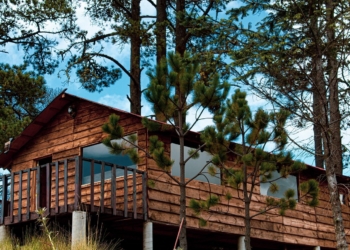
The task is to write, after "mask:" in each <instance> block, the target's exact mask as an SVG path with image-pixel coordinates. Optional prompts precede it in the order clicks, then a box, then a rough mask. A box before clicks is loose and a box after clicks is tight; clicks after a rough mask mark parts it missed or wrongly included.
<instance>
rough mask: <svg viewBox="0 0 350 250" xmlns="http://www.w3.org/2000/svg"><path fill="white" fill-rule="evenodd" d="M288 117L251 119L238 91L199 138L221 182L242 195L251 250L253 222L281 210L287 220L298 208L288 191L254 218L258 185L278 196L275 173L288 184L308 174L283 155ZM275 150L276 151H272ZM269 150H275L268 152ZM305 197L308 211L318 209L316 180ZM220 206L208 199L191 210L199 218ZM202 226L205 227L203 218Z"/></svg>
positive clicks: (260, 114) (270, 115)
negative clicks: (289, 179) (294, 176)
mask: <svg viewBox="0 0 350 250" xmlns="http://www.w3.org/2000/svg"><path fill="white" fill-rule="evenodd" d="M288 116H289V112H287V111H286V110H283V109H281V110H279V111H274V112H270V113H268V112H266V111H264V110H263V109H261V108H260V109H258V110H257V111H256V112H255V114H254V115H252V112H251V111H250V107H249V105H248V102H247V100H246V93H245V92H241V91H240V90H236V91H235V93H234V95H232V97H231V99H228V100H227V101H226V104H225V105H222V106H221V108H220V109H219V110H217V111H216V112H215V116H214V122H215V126H209V127H207V128H206V129H205V130H204V131H203V132H202V133H201V139H202V141H203V142H204V143H205V145H206V148H205V149H206V150H207V151H208V152H210V153H211V154H212V155H213V160H212V162H213V163H214V164H215V166H217V167H218V168H220V169H221V173H222V175H223V182H224V183H225V184H226V185H229V186H231V187H233V188H235V189H239V190H242V194H243V197H242V198H243V202H244V208H245V226H246V234H245V237H246V248H247V249H251V246H250V221H251V219H252V218H253V217H255V216H257V215H259V214H261V213H264V212H266V211H269V210H271V209H279V213H280V215H284V214H285V212H286V210H287V209H294V208H295V206H296V203H297V200H296V197H295V192H294V190H293V189H289V190H287V191H286V192H285V194H284V198H281V199H275V198H273V197H267V198H266V207H265V208H264V209H263V210H262V211H261V212H259V213H255V214H254V213H252V212H251V210H250V203H251V201H252V195H253V192H254V191H253V190H254V187H255V185H256V183H257V180H260V181H261V182H269V183H271V185H270V188H269V189H270V191H271V192H272V193H274V192H276V191H278V188H279V187H278V185H277V184H276V183H275V182H274V181H275V180H274V179H273V178H272V172H274V171H278V172H279V173H280V175H281V178H286V177H288V175H289V174H292V173H293V174H296V173H298V172H300V171H302V170H304V169H305V168H306V166H305V164H302V163H301V162H298V161H294V160H293V159H292V155H291V153H290V152H287V151H284V147H285V145H286V144H287V132H286V130H285V124H286V120H287V119H288ZM231 140H236V141H240V145H230V141H231ZM271 144H274V145H275V146H274V147H272V145H271ZM271 148H273V149H272V150H270V152H267V150H268V149H271ZM228 155H235V159H236V160H235V165H236V166H239V167H238V168H232V167H230V166H229V165H228V164H227V162H228ZM302 191H303V192H304V193H305V196H307V197H308V198H309V199H310V201H309V202H308V204H309V205H311V206H316V205H317V204H318V191H319V190H318V183H317V182H316V181H315V180H309V181H307V182H306V183H303V186H302ZM225 198H226V199H227V200H228V201H229V200H230V199H231V198H232V195H231V194H230V193H227V194H226V195H225ZM301 198H302V197H301ZM212 201H213V202H212ZM217 202H218V200H217V199H214V200H213V199H209V201H207V202H204V201H200V202H198V201H194V200H192V201H191V203H190V207H191V208H192V209H193V210H194V211H195V213H196V214H198V215H200V213H201V212H202V211H208V210H209V208H210V206H212V205H215V204H216V203H217ZM200 224H204V223H203V218H202V217H200Z"/></svg>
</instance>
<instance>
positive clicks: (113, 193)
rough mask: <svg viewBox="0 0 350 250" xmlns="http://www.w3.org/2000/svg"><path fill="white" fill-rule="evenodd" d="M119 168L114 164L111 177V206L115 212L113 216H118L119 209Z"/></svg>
mask: <svg viewBox="0 0 350 250" xmlns="http://www.w3.org/2000/svg"><path fill="white" fill-rule="evenodd" d="M116 172H117V166H116V165H115V164H113V166H112V175H111V203H112V204H111V205H112V210H113V213H112V214H113V215H116V214H117V208H116V203H117V201H116V198H117V182H116V179H117V173H116Z"/></svg>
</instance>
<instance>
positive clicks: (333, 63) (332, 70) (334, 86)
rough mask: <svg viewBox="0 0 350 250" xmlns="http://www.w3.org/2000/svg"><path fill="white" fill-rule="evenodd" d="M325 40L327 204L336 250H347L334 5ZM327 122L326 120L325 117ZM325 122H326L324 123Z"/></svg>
mask: <svg viewBox="0 0 350 250" xmlns="http://www.w3.org/2000/svg"><path fill="white" fill-rule="evenodd" d="M326 8H327V9H326V36H327V45H328V47H327V52H326V53H327V54H326V56H327V63H328V65H327V66H328V67H327V69H328V77H329V78H328V84H329V86H328V87H329V97H328V98H329V99H328V104H329V121H328V122H327V124H326V125H328V126H326V127H325V128H328V130H327V131H325V133H324V142H327V145H325V157H326V160H325V162H326V174H327V181H328V189H329V193H330V202H331V206H332V212H333V220H334V228H335V236H336V241H337V249H338V250H345V249H348V245H347V242H346V234H345V230H344V223H343V217H342V211H341V204H340V200H339V192H338V186H337V185H338V183H337V178H336V174H341V173H342V154H341V138H340V112H339V93H338V87H339V86H338V78H337V72H338V66H337V53H336V48H335V46H336V44H335V43H334V40H335V27H334V23H335V20H334V8H335V7H334V2H333V0H327V1H326ZM327 118H328V117H327ZM327 118H326V119H327Z"/></svg>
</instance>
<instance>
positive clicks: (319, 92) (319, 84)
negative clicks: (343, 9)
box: [310, 2, 327, 168]
mask: <svg viewBox="0 0 350 250" xmlns="http://www.w3.org/2000/svg"><path fill="white" fill-rule="evenodd" d="M310 6H311V9H310V17H311V23H310V34H311V37H312V39H313V40H314V46H313V48H312V50H311V51H313V52H314V54H313V55H312V62H311V64H312V71H311V84H312V96H313V101H312V110H313V130H314V146H315V163H316V166H317V167H320V168H324V155H323V139H322V125H321V124H322V119H324V114H325V113H326V112H327V111H326V110H324V108H325V106H324V105H326V103H327V101H326V98H327V96H326V88H325V81H324V78H323V70H322V49H321V48H320V45H321V44H322V40H321V35H320V29H319V25H318V16H317V15H316V13H315V12H316V8H317V5H316V4H315V3H314V2H312V4H311V5H310Z"/></svg>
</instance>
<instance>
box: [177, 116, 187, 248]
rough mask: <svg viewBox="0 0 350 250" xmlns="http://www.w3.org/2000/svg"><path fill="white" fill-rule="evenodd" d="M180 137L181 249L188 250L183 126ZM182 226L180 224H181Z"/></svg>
mask: <svg viewBox="0 0 350 250" xmlns="http://www.w3.org/2000/svg"><path fill="white" fill-rule="evenodd" d="M178 119H179V121H180V124H183V123H182V114H181V112H179V118H178ZM179 131H180V136H179V142H180V223H181V221H182V219H183V223H182V227H181V231H180V238H179V241H180V247H181V249H182V250H187V233H186V186H185V177H186V176H185V152H184V151H185V138H184V136H183V132H182V125H180V127H179ZM179 225H180V224H179Z"/></svg>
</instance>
